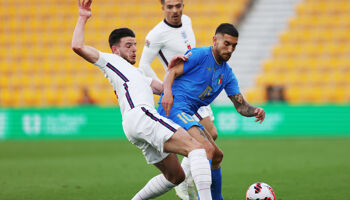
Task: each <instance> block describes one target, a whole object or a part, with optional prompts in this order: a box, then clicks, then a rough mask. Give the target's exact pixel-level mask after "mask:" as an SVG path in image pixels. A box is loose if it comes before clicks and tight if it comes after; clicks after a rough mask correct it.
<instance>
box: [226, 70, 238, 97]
mask: <svg viewBox="0 0 350 200" xmlns="http://www.w3.org/2000/svg"><path fill="white" fill-rule="evenodd" d="M226 67H227V70H226V74H225V75H226V79H227V81H226V84H225V86H224V87H225V92H226V94H227V96H232V95H235V94H238V93H241V91H240V89H239V87H238V80H237V78H236V76H235V74H234V73H233V72H232V68H231V67H230V66H228V65H226Z"/></svg>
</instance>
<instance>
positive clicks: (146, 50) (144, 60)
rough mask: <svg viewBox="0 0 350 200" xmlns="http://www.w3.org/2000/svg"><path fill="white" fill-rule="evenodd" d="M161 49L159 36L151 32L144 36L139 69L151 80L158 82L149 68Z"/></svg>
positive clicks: (155, 75)
mask: <svg viewBox="0 0 350 200" xmlns="http://www.w3.org/2000/svg"><path fill="white" fill-rule="evenodd" d="M161 48H162V42H161V37H160V34H157V33H155V32H153V31H151V32H150V33H148V35H147V36H146V41H145V46H144V47H143V51H142V55H141V59H140V64H139V68H140V69H141V70H142V71H143V72H144V74H145V75H146V76H148V77H151V78H153V79H156V80H159V78H158V77H157V74H156V73H155V72H154V70H153V69H152V67H151V63H152V62H153V60H154V59H155V57H156V56H157V55H158V53H159V50H160V49H161ZM159 81H160V80H159Z"/></svg>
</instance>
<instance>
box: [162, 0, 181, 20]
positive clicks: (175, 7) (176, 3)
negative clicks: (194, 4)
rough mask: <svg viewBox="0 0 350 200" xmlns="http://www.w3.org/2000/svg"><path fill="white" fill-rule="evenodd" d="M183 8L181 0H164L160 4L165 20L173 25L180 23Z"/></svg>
mask: <svg viewBox="0 0 350 200" xmlns="http://www.w3.org/2000/svg"><path fill="white" fill-rule="evenodd" d="M183 9H184V4H183V2H182V0H165V1H164V4H163V5H162V10H163V11H164V15H165V20H166V21H167V22H168V23H169V24H171V25H174V26H177V25H180V24H181V23H182V22H181V16H182V11H183Z"/></svg>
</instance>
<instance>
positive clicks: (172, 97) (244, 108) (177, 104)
mask: <svg viewBox="0 0 350 200" xmlns="http://www.w3.org/2000/svg"><path fill="white" fill-rule="evenodd" d="M237 41H238V31H237V30H236V28H235V27H234V26H233V25H232V24H228V23H223V24H221V25H219V27H218V28H217V29H216V32H215V36H214V37H213V46H210V47H198V48H193V49H191V50H189V52H191V56H189V59H188V61H186V62H181V63H179V64H177V65H176V66H174V67H171V68H170V69H169V70H168V72H167V74H166V76H165V79H164V93H163V94H162V97H161V99H160V102H161V104H160V105H159V107H158V112H159V113H160V114H161V115H163V116H166V117H168V118H169V119H171V120H173V121H174V122H176V123H177V124H179V125H180V126H182V127H183V128H185V129H186V130H187V131H188V132H189V134H191V136H193V137H194V138H195V139H196V140H198V141H199V142H201V143H202V144H204V146H205V147H206V151H207V155H208V159H209V161H210V162H211V170H212V171H211V173H212V186H211V192H212V198H213V199H216V200H221V199H223V197H222V194H221V190H222V177H221V161H222V158H223V153H222V151H221V150H220V149H219V148H218V147H217V146H216V144H215V142H214V140H213V139H212V138H211V137H210V135H209V134H208V133H207V132H206V130H205V129H204V127H203V126H202V125H201V124H200V123H198V122H197V121H196V120H194V118H193V117H192V115H193V114H195V113H196V112H197V110H198V108H199V107H201V106H206V105H209V104H210V103H211V102H212V101H213V100H214V99H215V98H216V97H217V96H218V95H219V94H220V92H221V91H222V90H223V89H225V91H226V94H227V96H228V97H229V98H230V100H231V101H232V102H233V104H234V106H235V108H236V110H237V112H238V113H240V114H241V115H243V116H246V117H253V116H255V117H256V120H255V121H256V122H260V123H261V122H263V120H264V118H265V111H264V110H263V109H262V108H259V107H255V106H252V105H250V104H249V103H248V102H247V101H246V100H245V99H244V98H243V96H242V94H241V92H240V89H239V87H238V81H237V79H236V77H235V75H234V74H233V72H232V69H231V67H230V66H229V65H228V64H227V61H228V60H229V59H230V57H231V55H232V53H233V51H234V50H235V48H236V45H237ZM203 136H204V137H203Z"/></svg>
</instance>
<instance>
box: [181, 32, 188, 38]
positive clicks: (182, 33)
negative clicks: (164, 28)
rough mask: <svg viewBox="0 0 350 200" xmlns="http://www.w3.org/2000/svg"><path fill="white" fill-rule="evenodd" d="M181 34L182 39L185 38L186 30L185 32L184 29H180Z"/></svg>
mask: <svg viewBox="0 0 350 200" xmlns="http://www.w3.org/2000/svg"><path fill="white" fill-rule="evenodd" d="M181 35H182V37H183V38H184V39H186V38H187V34H186V32H185V31H182V32H181Z"/></svg>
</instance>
